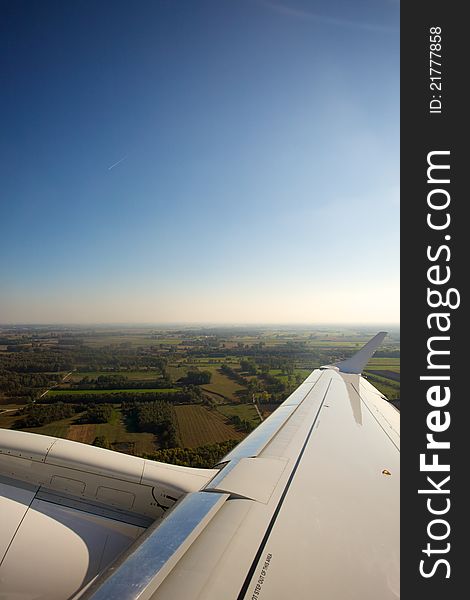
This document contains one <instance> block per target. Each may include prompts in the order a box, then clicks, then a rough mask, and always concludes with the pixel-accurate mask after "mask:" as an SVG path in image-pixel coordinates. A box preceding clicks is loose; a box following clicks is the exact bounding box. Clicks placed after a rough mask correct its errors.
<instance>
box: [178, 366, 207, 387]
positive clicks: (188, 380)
mask: <svg viewBox="0 0 470 600" xmlns="http://www.w3.org/2000/svg"><path fill="white" fill-rule="evenodd" d="M211 378H212V373H211V372H210V371H199V370H197V369H196V370H194V371H188V372H187V374H186V376H185V377H182V378H181V379H180V381H181V383H184V384H186V385H204V384H207V383H210V382H211Z"/></svg>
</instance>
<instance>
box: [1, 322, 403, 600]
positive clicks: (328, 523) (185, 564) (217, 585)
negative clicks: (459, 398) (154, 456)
mask: <svg viewBox="0 0 470 600" xmlns="http://www.w3.org/2000/svg"><path fill="white" fill-rule="evenodd" d="M384 335H385V334H383V333H381V334H378V335H377V336H376V337H375V338H374V339H373V340H371V342H369V343H368V344H367V345H366V346H365V347H364V348H363V349H362V350H360V351H359V352H358V353H357V355H355V356H354V357H352V358H351V359H349V360H347V361H343V362H341V363H338V364H337V365H332V366H326V367H322V368H320V369H317V370H315V371H313V373H312V374H311V375H310V376H309V377H308V378H307V379H306V380H305V381H304V382H303V383H302V384H301V385H300V386H299V387H298V388H297V390H295V392H294V393H293V394H291V395H290V396H289V398H287V400H286V401H285V402H284V403H283V404H281V405H280V406H279V408H278V409H277V410H276V411H275V412H274V413H273V414H272V415H271V416H270V417H269V418H268V419H266V420H265V421H264V422H263V423H262V424H261V425H260V426H259V427H258V428H257V429H256V430H255V431H254V432H252V433H251V434H250V435H249V436H248V437H247V438H245V440H243V441H242V442H241V443H240V444H239V445H238V446H237V447H236V448H235V449H234V450H232V451H231V452H230V453H229V454H228V455H227V456H226V457H225V458H224V459H223V460H222V462H221V463H220V464H219V465H216V468H215V469H212V470H211V469H209V470H203V469H189V468H184V467H175V466H172V465H165V464H161V463H156V462H153V461H149V460H144V459H139V458H136V457H130V456H125V455H121V454H117V453H114V452H111V451H108V450H102V449H98V448H92V447H89V446H84V445H82V444H78V443H77V442H70V441H67V440H57V439H55V438H46V437H43V436H36V435H34V434H26V433H22V432H14V431H2V432H1V436H0V473H1V474H2V476H1V478H0V486H2V487H1V489H0V492H1V495H3V498H1V499H0V500H1V502H0V510H1V513H0V515H1V516H0V519H1V522H2V528H1V534H0V560H2V564H1V567H0V598H16V597H21V598H38V599H39V598H44V599H45V598H47V599H48V600H55V599H57V600H59V599H63V598H74V599H78V598H80V599H81V600H109V599H119V600H133V599H139V600H146V599H149V600H150V599H151V600H170V599H171V600H175V599H176V600H196V599H199V600H215V599H217V600H220V599H221V598H222V599H224V600H225V599H233V600H262V599H263V598H264V599H269V600H277V599H279V600H281V599H282V600H284V599H285V598H287V597H289V598H291V597H292V598H296V600H297V599H310V598H312V597H316V598H324V599H328V600H340V599H341V600H343V599H344V598H349V599H356V598H357V599H358V600H359V599H361V600H367V599H370V600H377V599H378V598H380V600H386V599H392V598H397V597H399V469H400V464H399V449H400V423H399V413H398V411H397V410H396V409H395V408H394V407H393V406H392V405H390V404H389V403H388V402H387V401H386V399H385V398H384V396H383V395H382V394H381V393H380V392H379V391H378V390H376V389H375V388H374V387H373V386H372V385H371V384H370V383H369V382H368V381H367V380H365V379H364V378H363V377H362V376H361V374H360V372H361V370H362V368H363V367H364V366H365V364H366V363H367V361H368V359H369V358H370V356H371V355H372V354H373V352H374V351H375V349H376V348H377V346H378V345H380V343H381V342H382V340H383V337H384ZM5 515H6V516H5ZM2 544H3V547H2ZM46 550H47V552H46ZM49 552H50V553H51V555H50V556H49ZM2 556H3V559H2Z"/></svg>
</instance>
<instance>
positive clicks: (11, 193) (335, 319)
mask: <svg viewBox="0 0 470 600" xmlns="http://www.w3.org/2000/svg"><path fill="white" fill-rule="evenodd" d="M0 31H1V35H0V48H1V51H2V56H3V58H4V60H3V67H2V69H3V71H4V88H3V93H2V95H1V96H0V110H1V112H2V115H3V117H4V126H3V130H2V143H1V144H0V159H1V160H0V177H1V180H2V200H1V201H0V218H1V221H2V241H3V245H2V257H1V259H0V281H1V287H0V322H2V323H5V324H14V323H34V324H40V323H44V324H62V323H68V324H92V323H94V324H98V323H99V324H106V323H108V324H110V323H128V324H141V323H143V322H146V323H159V324H164V323H177V322H179V323H198V324H200V323H212V324H221V323H231V324H234V323H241V324H253V323H268V324H269V323H272V324H280V323H285V324H304V323H316V324H321V323H324V324H330V323H342V324H348V323H350V324H353V325H355V324H358V323H362V324H367V323H371V324H374V323H396V324H398V323H399V187H398V186H399V3H395V2H385V1H383V2H376V1H374V0H357V1H355V2H354V3H351V2H347V1H346V0H333V1H331V2H327V1H326V0H318V1H316V2H311V1H306V0H293V1H292V2H287V1H286V0H278V1H271V0H239V1H237V2H224V3H220V2H218V1H217V0H201V1H200V2H198V3H194V2H191V1H190V0H180V1H179V2H172V3H166V2H153V1H152V2H150V1H146V0H142V2H139V4H138V9H137V8H136V6H135V4H133V3H131V2H129V1H128V0H116V2H113V4H112V11H111V12H110V10H109V6H108V5H107V4H106V3H90V4H89V5H87V10H83V8H82V5H81V3H74V2H71V3H56V2H49V1H45V2H41V3H26V4H23V3H11V4H10V5H9V7H8V10H7V9H5V15H4V18H3V19H2V20H0Z"/></svg>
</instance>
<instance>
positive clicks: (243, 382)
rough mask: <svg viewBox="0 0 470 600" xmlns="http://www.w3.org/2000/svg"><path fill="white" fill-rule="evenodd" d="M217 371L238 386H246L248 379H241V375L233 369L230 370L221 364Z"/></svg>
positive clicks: (225, 364)
mask: <svg viewBox="0 0 470 600" xmlns="http://www.w3.org/2000/svg"><path fill="white" fill-rule="evenodd" d="M219 371H220V372H221V373H222V374H223V375H226V376H227V377H229V378H230V379H232V380H233V381H236V382H237V383H239V384H240V385H248V379H247V378H246V377H243V375H240V373H239V372H238V371H235V369H232V367H229V366H228V364H227V363H223V364H222V365H221V366H220V369H219Z"/></svg>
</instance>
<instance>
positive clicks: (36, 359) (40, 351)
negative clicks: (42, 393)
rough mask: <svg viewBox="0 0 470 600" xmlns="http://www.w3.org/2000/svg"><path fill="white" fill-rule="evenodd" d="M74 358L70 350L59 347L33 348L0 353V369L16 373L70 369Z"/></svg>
mask: <svg viewBox="0 0 470 600" xmlns="http://www.w3.org/2000/svg"><path fill="white" fill-rule="evenodd" d="M72 368H73V358H72V354H71V353H70V351H64V350H60V349H58V348H31V349H29V350H22V351H19V352H15V353H8V354H6V353H0V371H9V372H14V373H46V372H54V373H56V372H59V371H70V370H71V369H72Z"/></svg>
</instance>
